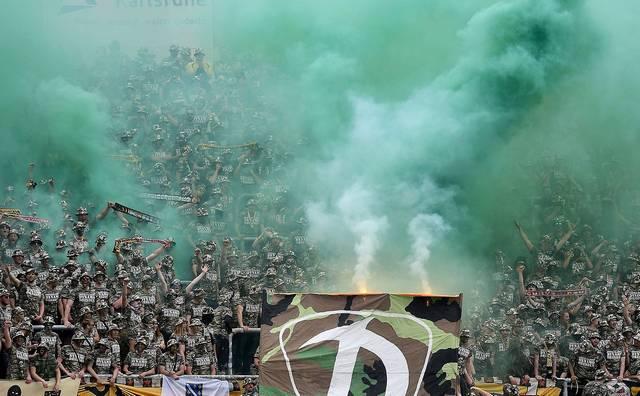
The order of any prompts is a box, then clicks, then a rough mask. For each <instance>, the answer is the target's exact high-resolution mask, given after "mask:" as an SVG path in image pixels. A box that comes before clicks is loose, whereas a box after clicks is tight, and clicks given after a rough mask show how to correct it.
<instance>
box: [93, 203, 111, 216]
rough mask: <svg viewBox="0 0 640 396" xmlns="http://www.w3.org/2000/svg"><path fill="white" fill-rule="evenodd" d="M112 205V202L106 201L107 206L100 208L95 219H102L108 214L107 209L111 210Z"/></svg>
mask: <svg viewBox="0 0 640 396" xmlns="http://www.w3.org/2000/svg"><path fill="white" fill-rule="evenodd" d="M112 206H113V203H111V202H107V206H105V207H104V208H102V210H101V211H100V212H99V213H98V214H97V215H96V219H97V220H102V219H104V218H105V217H107V214H109V210H111V207H112Z"/></svg>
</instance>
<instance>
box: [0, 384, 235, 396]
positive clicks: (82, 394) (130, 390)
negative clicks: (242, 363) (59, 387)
mask: <svg viewBox="0 0 640 396" xmlns="http://www.w3.org/2000/svg"><path fill="white" fill-rule="evenodd" d="M161 394H162V388H140V387H138V388H137V387H135V386H127V385H119V384H116V385H115V386H113V387H111V386H109V385H96V384H87V385H82V386H81V387H80V389H79V391H78V396H121V395H122V396H160V395H161ZM0 395H3V393H0ZM23 395H24V393H23ZM74 395H75V393H74ZM229 395H231V396H241V395H242V392H230V393H229ZM61 396H64V395H61Z"/></svg>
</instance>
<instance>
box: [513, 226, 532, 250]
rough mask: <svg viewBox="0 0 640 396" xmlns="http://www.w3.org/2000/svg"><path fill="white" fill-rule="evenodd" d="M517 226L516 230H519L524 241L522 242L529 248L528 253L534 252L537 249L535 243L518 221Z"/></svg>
mask: <svg viewBox="0 0 640 396" xmlns="http://www.w3.org/2000/svg"><path fill="white" fill-rule="evenodd" d="M515 224H516V229H517V230H518V234H520V238H521V239H522V242H524V246H525V247H526V248H527V250H528V251H530V252H533V251H534V249H535V246H533V243H532V242H531V240H530V239H529V236H528V235H527V233H526V232H525V231H524V228H522V225H520V223H519V222H518V221H516V222H515Z"/></svg>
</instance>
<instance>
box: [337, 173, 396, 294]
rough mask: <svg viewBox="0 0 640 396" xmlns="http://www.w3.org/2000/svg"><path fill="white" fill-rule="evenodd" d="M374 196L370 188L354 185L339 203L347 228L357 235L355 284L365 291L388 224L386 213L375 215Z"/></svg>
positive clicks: (339, 209)
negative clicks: (367, 189)
mask: <svg viewBox="0 0 640 396" xmlns="http://www.w3.org/2000/svg"><path fill="white" fill-rule="evenodd" d="M373 198H374V197H373V195H372V194H371V193H370V192H369V191H366V190H363V189H362V188H361V187H360V186H358V185H354V186H353V187H352V188H350V189H349V190H347V191H345V193H344V194H343V195H342V197H340V199H339V200H338V203H337V208H338V211H339V213H340V215H341V217H342V218H343V219H344V222H345V224H346V226H347V229H348V230H349V231H351V233H352V234H353V235H354V236H355V237H356V242H355V246H354V252H355V254H356V265H355V267H354V269H353V271H354V275H353V283H354V285H356V286H357V287H358V289H359V291H361V292H366V291H367V281H368V279H369V276H370V267H371V265H372V263H373V262H374V259H375V256H376V253H377V251H378V249H380V239H381V237H382V236H383V233H384V231H385V230H386V229H387V227H388V222H387V218H386V217H385V216H375V215H374V214H373V213H372V209H371V206H372V205H373V204H374V202H373V201H372V200H373Z"/></svg>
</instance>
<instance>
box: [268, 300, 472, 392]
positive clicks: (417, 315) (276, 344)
mask: <svg viewBox="0 0 640 396" xmlns="http://www.w3.org/2000/svg"><path fill="white" fill-rule="evenodd" d="M461 314H462V295H459V296H426V295H399V294H361V295H335V294H330V295H328V294H274V295H272V296H269V297H268V299H266V300H265V301H264V302H263V307H262V328H261V331H260V355H261V356H260V358H261V370H260V394H261V395H267V396H269V395H285V394H286V395H336V396H347V395H349V394H354V395H362V394H366V395H383V394H384V395H387V396H405V395H407V396H408V395H412V396H413V395H442V394H445V393H446V392H449V391H450V389H451V388H453V380H454V378H455V376H456V367H457V363H456V362H457V348H458V343H459V340H458V334H459V331H460V317H461Z"/></svg>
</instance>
